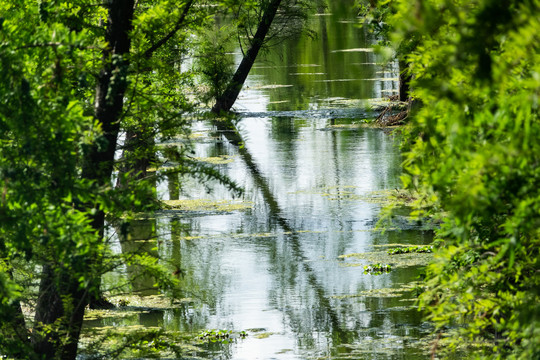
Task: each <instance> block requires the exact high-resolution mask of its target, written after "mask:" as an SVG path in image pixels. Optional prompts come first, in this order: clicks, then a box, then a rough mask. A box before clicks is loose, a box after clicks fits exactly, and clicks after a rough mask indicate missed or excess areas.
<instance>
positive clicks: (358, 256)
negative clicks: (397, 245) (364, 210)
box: [338, 251, 433, 269]
mask: <svg viewBox="0 0 540 360" xmlns="http://www.w3.org/2000/svg"><path fill="white" fill-rule="evenodd" d="M432 257H433V254H431V253H405V254H402V255H400V256H393V255H390V254H389V253H388V252H387V251H372V252H366V253H355V254H345V255H340V256H338V259H343V260H348V262H347V261H345V262H340V265H341V266H364V265H369V264H388V265H390V266H391V267H392V268H395V269H400V268H406V267H410V266H426V265H427V264H428V263H429V262H430V260H431V259H432Z"/></svg>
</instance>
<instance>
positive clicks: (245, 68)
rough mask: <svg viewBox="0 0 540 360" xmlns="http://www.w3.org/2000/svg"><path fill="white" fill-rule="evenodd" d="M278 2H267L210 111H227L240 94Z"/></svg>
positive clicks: (277, 0)
mask: <svg viewBox="0 0 540 360" xmlns="http://www.w3.org/2000/svg"><path fill="white" fill-rule="evenodd" d="M280 4H281V0H272V1H271V2H270V3H269V4H268V7H267V8H266V9H265V11H264V13H263V16H262V19H261V22H260V23H259V26H258V27H257V32H256V33H255V36H254V37H253V39H252V41H251V46H250V48H249V49H248V51H247V52H246V54H245V55H244V57H243V58H242V62H241V63H240V65H239V66H238V68H237V69H236V72H235V73H234V75H233V77H232V79H231V81H230V82H229V85H228V86H227V88H226V89H225V91H224V92H223V94H221V96H219V97H218V98H217V99H216V103H215V105H214V106H213V107H212V112H214V113H220V112H223V111H229V110H230V109H231V107H232V106H233V104H234V102H235V101H236V98H237V97H238V94H240V90H242V86H244V82H245V81H246V78H247V76H248V74H249V72H250V70H251V68H252V67H253V64H254V63H255V60H256V59H257V55H258V54H259V51H260V50H261V47H262V45H263V43H264V39H265V38H266V35H267V34H268V31H269V30H270V26H272V22H273V21H274V17H275V16H276V13H277V11H278V9H279V5H280Z"/></svg>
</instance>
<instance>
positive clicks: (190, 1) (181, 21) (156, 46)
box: [143, 0, 194, 59]
mask: <svg viewBox="0 0 540 360" xmlns="http://www.w3.org/2000/svg"><path fill="white" fill-rule="evenodd" d="M193 2H194V0H188V2H187V3H186V4H185V5H184V9H183V11H182V14H181V15H180V17H179V18H178V21H177V22H176V25H175V26H174V28H173V29H172V30H171V31H170V32H169V33H168V34H167V35H166V36H165V37H164V38H162V39H161V40H159V41H158V42H157V43H155V44H154V45H152V46H151V47H150V48H149V49H148V50H146V51H145V52H144V54H143V57H145V58H147V59H149V58H150V57H152V55H153V54H154V52H155V51H156V50H157V49H159V48H160V47H162V46H163V45H164V44H165V43H166V42H167V41H169V40H170V39H171V38H172V37H173V36H174V34H176V33H177V32H178V30H180V28H181V27H182V25H183V24H184V21H185V19H186V17H187V14H188V12H189V9H190V8H191V6H192V5H193Z"/></svg>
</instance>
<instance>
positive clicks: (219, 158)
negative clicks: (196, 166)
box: [195, 155, 234, 165]
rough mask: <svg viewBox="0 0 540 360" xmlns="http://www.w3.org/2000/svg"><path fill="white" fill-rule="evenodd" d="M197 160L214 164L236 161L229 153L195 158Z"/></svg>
mask: <svg viewBox="0 0 540 360" xmlns="http://www.w3.org/2000/svg"><path fill="white" fill-rule="evenodd" d="M195 160H197V161H201V162H205V163H208V164H213V165H223V164H229V163H232V162H233V161H234V157H233V156H229V155H220V156H213V157H205V158H195Z"/></svg>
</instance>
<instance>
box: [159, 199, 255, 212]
mask: <svg viewBox="0 0 540 360" xmlns="http://www.w3.org/2000/svg"><path fill="white" fill-rule="evenodd" d="M162 203H163V204H164V207H165V209H168V210H181V211H190V212H233V211H242V210H249V209H252V208H253V203H252V202H249V201H236V200H217V201H216V200H209V199H182V200H163V201H162Z"/></svg>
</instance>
